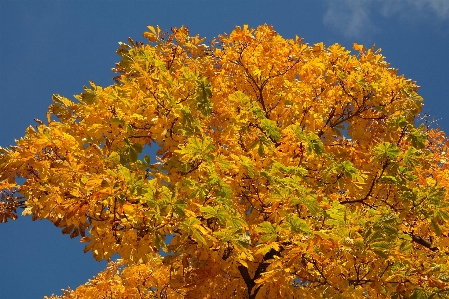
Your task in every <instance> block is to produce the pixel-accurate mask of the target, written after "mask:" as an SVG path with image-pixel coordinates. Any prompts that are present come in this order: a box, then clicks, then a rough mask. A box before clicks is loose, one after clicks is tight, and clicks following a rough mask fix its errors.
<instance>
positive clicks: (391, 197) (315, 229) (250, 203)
mask: <svg viewBox="0 0 449 299" xmlns="http://www.w3.org/2000/svg"><path fill="white" fill-rule="evenodd" d="M148 28H149V31H148V32H146V33H145V34H144V37H145V38H147V39H148V43H147V44H144V43H141V42H135V41H133V40H131V39H129V44H125V43H121V44H120V48H119V49H118V51H117V53H118V55H119V56H120V57H121V61H120V62H119V63H117V65H116V68H115V69H113V70H114V72H116V73H117V76H116V77H115V84H113V85H111V86H108V87H105V88H102V87H100V86H97V85H95V84H94V83H93V82H91V83H90V86H89V87H85V88H84V92H82V93H81V94H79V95H78V96H76V100H77V101H72V100H69V99H67V98H65V97H63V96H60V95H54V96H53V102H54V103H53V104H52V105H51V106H50V107H49V110H48V117H47V118H48V119H47V124H45V123H43V122H41V121H39V124H38V125H37V126H36V129H35V128H33V127H31V126H30V127H29V128H28V129H27V130H26V134H25V137H23V138H21V139H20V140H18V141H17V145H16V146H11V147H9V148H7V149H1V156H0V179H1V185H0V190H2V191H1V192H2V198H1V203H0V215H1V218H0V219H1V220H2V221H3V222H5V221H7V220H8V219H10V218H13V219H14V218H16V217H17V216H16V210H17V209H18V208H19V207H24V211H23V214H24V215H32V217H33V220H35V219H48V220H50V221H52V222H53V223H54V224H55V225H56V226H57V227H59V228H61V229H62V232H63V233H64V234H69V235H70V237H72V238H74V237H77V236H81V242H86V243H87V245H86V247H85V252H87V251H91V252H92V253H93V255H94V257H95V258H96V259H97V260H102V259H110V258H111V256H112V255H113V254H119V255H120V260H118V261H116V262H111V263H110V264H109V266H108V268H107V269H106V270H105V271H104V272H102V273H100V274H99V275H98V276H97V277H95V278H94V279H93V280H91V281H89V282H88V283H86V285H83V286H80V287H79V288H77V289H76V290H67V291H65V293H64V295H63V296H62V297H63V298H92V297H95V298H101V296H103V298H106V297H107V298H113V297H114V298H221V297H223V298H275V297H281V296H282V297H284V298H320V297H323V298H361V297H366V298H431V297H432V298H446V297H448V291H447V287H448V282H449V272H448V271H449V269H448V262H447V254H448V253H449V249H448V246H449V226H448V223H447V222H448V220H449V211H448V209H449V205H448V200H447V199H446V189H447V186H448V184H449V181H448V178H449V168H448V166H447V164H446V159H447V157H448V154H447V152H448V150H447V147H448V140H447V138H446V137H445V135H444V133H443V132H442V131H441V130H439V129H435V128H432V127H430V126H429V125H428V122H426V120H425V119H423V118H420V117H419V115H420V114H419V113H420V111H421V107H422V102H423V100H422V98H421V97H420V96H419V95H418V93H417V90H418V88H419V86H417V85H416V83H415V82H413V81H411V80H408V79H405V78H404V77H403V76H398V75H397V70H395V69H392V68H389V65H388V63H386V62H385V60H384V57H383V56H382V55H381V54H380V49H378V50H376V49H375V48H374V47H373V48H371V49H366V48H364V47H363V46H362V45H358V44H354V46H353V48H354V50H355V51H356V55H354V54H351V51H349V50H346V49H345V48H343V47H342V46H340V45H338V44H334V45H331V46H329V47H327V48H326V47H325V46H324V44H323V43H318V44H315V45H313V46H310V45H308V44H306V43H304V42H303V40H302V39H300V38H299V37H295V38H294V39H284V38H283V37H281V36H280V35H279V34H278V33H276V32H275V31H274V30H273V28H272V27H270V26H267V25H263V26H260V27H258V28H257V29H250V28H248V26H246V25H245V26H243V28H241V27H236V29H235V30H234V31H232V32H231V34H230V35H226V34H224V35H221V36H219V38H218V39H213V40H212V41H211V42H210V43H209V46H206V45H205V44H204V40H205V39H203V38H200V37H199V36H190V35H189V31H188V29H187V28H185V27H181V28H175V29H172V32H171V33H170V34H169V33H162V32H161V30H160V29H159V27H156V28H155V27H152V26H149V27H148ZM148 147H153V148H156V149H157V157H156V161H152V158H150V157H149V156H148V155H144V154H145V152H146V151H147V148H148ZM153 160H154V159H153ZM16 178H24V179H25V182H24V183H23V184H18V183H17V182H16Z"/></svg>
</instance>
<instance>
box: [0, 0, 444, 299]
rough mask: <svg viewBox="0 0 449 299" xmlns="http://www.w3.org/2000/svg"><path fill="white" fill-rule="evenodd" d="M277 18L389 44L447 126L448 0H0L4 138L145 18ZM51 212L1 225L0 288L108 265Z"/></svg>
mask: <svg viewBox="0 0 449 299" xmlns="http://www.w3.org/2000/svg"><path fill="white" fill-rule="evenodd" d="M263 23H267V24H272V25H273V26H274V28H275V30H276V31H278V32H279V33H280V34H281V35H282V36H284V37H294V35H295V34H298V35H299V36H301V37H304V38H305V41H306V42H308V43H310V44H313V43H316V42H320V41H323V42H324V43H325V44H326V45H331V44H333V43H336V42H338V43H340V44H342V45H344V46H345V47H347V48H350V47H351V45H352V43H353V42H357V43H362V44H364V45H366V46H367V47H371V46H372V45H373V44H374V43H376V45H377V47H380V48H382V49H383V54H384V55H385V56H386V59H387V61H388V62H390V63H391V66H392V67H394V68H397V69H399V74H405V76H406V77H407V78H411V79H413V80H416V81H417V82H418V85H420V86H422V88H421V90H420V94H421V95H422V96H423V97H424V99H425V102H424V103H425V106H424V111H425V112H428V113H430V115H431V116H433V117H434V118H435V119H437V120H438V124H439V125H440V126H441V127H442V128H443V129H444V130H446V131H449V115H448V114H449V113H448V112H449V94H448V92H447V87H448V86H449V84H448V81H449V58H448V53H449V50H448V49H449V1H447V0H396V1H380V0H366V1H363V0H341V1H339V0H328V1H325V0H323V1H312V0H310V1H282V0H279V1H262V0H260V1H243V0H240V1H233V0H227V1H216V0H209V1H183V2H181V1H122V2H118V1H8V0H2V1H0V146H3V147H6V146H8V145H10V144H13V143H14V139H18V138H20V137H21V136H23V134H24V131H25V128H26V127H28V126H29V125H30V124H31V125H34V124H35V123H34V121H33V119H34V118H39V119H45V112H46V109H47V107H48V105H49V104H51V95H52V94H54V93H59V94H61V95H64V96H67V97H72V95H74V94H77V93H80V92H82V87H83V85H87V84H88V81H89V80H93V81H95V82H96V83H97V84H99V85H109V84H112V80H111V79H112V77H113V76H114V75H113V73H112V72H111V68H112V67H114V63H115V62H117V61H118V56H117V55H116V54H115V50H116V49H117V48H118V42H120V41H123V42H126V40H127V38H128V36H130V37H132V38H133V39H135V40H142V41H143V40H144V39H143V37H142V33H143V31H145V30H146V26H147V25H159V26H160V27H161V28H162V29H164V30H169V29H170V27H178V26H181V25H182V24H184V25H186V26H187V27H189V29H190V32H191V33H192V34H200V35H201V36H206V37H207V38H208V39H210V38H212V37H214V36H217V35H218V34H221V33H224V32H228V33H229V32H230V31H231V30H232V29H233V28H234V27H235V26H236V25H242V24H249V25H250V26H253V27H255V26H257V25H259V24H263ZM83 247H84V246H83V244H82V243H79V242H78V239H70V238H69V237H68V236H66V235H62V234H61V231H60V230H59V229H57V228H56V227H54V226H53V224H51V223H50V222H48V221H35V222H32V221H31V219H30V217H20V218H19V219H18V220H16V221H11V222H8V223H6V224H0V267H1V270H2V271H1V272H0V297H2V298H42V297H43V296H44V295H51V294H52V293H55V294H60V293H61V292H60V289H61V288H67V287H68V286H71V287H72V288H75V287H77V286H78V285H80V284H82V283H84V282H85V281H87V280H88V279H89V278H91V277H92V276H93V275H95V273H97V272H98V271H100V270H101V269H103V268H104V266H105V263H97V262H95V260H94V259H93V258H92V255H91V254H90V253H88V254H84V253H83Z"/></svg>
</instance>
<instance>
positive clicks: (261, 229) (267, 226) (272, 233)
mask: <svg viewBox="0 0 449 299" xmlns="http://www.w3.org/2000/svg"><path fill="white" fill-rule="evenodd" d="M256 231H257V232H258V233H261V234H262V236H261V237H260V239H259V242H261V243H262V242H269V241H274V240H276V238H277V232H276V228H275V227H274V226H273V225H272V224H271V222H267V221H265V222H262V223H260V224H259V225H258V226H257V227H256Z"/></svg>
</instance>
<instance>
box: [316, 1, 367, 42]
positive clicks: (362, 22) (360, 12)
mask: <svg viewBox="0 0 449 299" xmlns="http://www.w3.org/2000/svg"><path fill="white" fill-rule="evenodd" d="M370 2H371V1H370V0H364V1H363V0H362V1H354V0H345V1H336V0H334V1H332V0H331V1H328V9H327V11H326V13H325V14H324V18H323V21H324V24H325V25H327V26H330V27H334V28H335V29H337V30H338V31H340V32H341V33H343V35H344V36H346V37H348V38H350V37H356V38H357V37H361V36H362V35H363V34H366V33H367V32H369V33H371V32H373V31H375V30H376V27H375V26H374V25H373V24H372V23H371V21H370V18H369V8H370Z"/></svg>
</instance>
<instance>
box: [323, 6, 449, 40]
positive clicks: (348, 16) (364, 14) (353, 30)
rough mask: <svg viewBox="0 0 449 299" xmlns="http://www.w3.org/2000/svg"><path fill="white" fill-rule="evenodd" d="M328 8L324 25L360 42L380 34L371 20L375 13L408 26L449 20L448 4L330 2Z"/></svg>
mask: <svg viewBox="0 0 449 299" xmlns="http://www.w3.org/2000/svg"><path fill="white" fill-rule="evenodd" d="M326 4H327V10H326V12H325V14H324V17H323V22H324V24H325V25H327V26H329V27H333V28H335V29H336V30H338V31H340V32H341V33H342V34H343V35H344V36H345V37H347V38H360V37H361V36H363V35H369V34H371V33H373V32H376V31H377V30H378V28H377V27H376V26H375V24H374V23H373V22H372V20H371V15H370V14H371V13H372V12H376V13H380V14H381V15H382V16H383V17H385V18H391V17H395V18H399V20H401V21H406V22H414V21H416V20H417V21H421V20H423V19H429V18H431V19H432V20H435V19H437V20H440V21H443V20H447V19H449V0H394V1H393V0H391V1H390V0H389V1H385V0H344V1H339V0H327V3H326ZM435 16H436V18H435Z"/></svg>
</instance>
